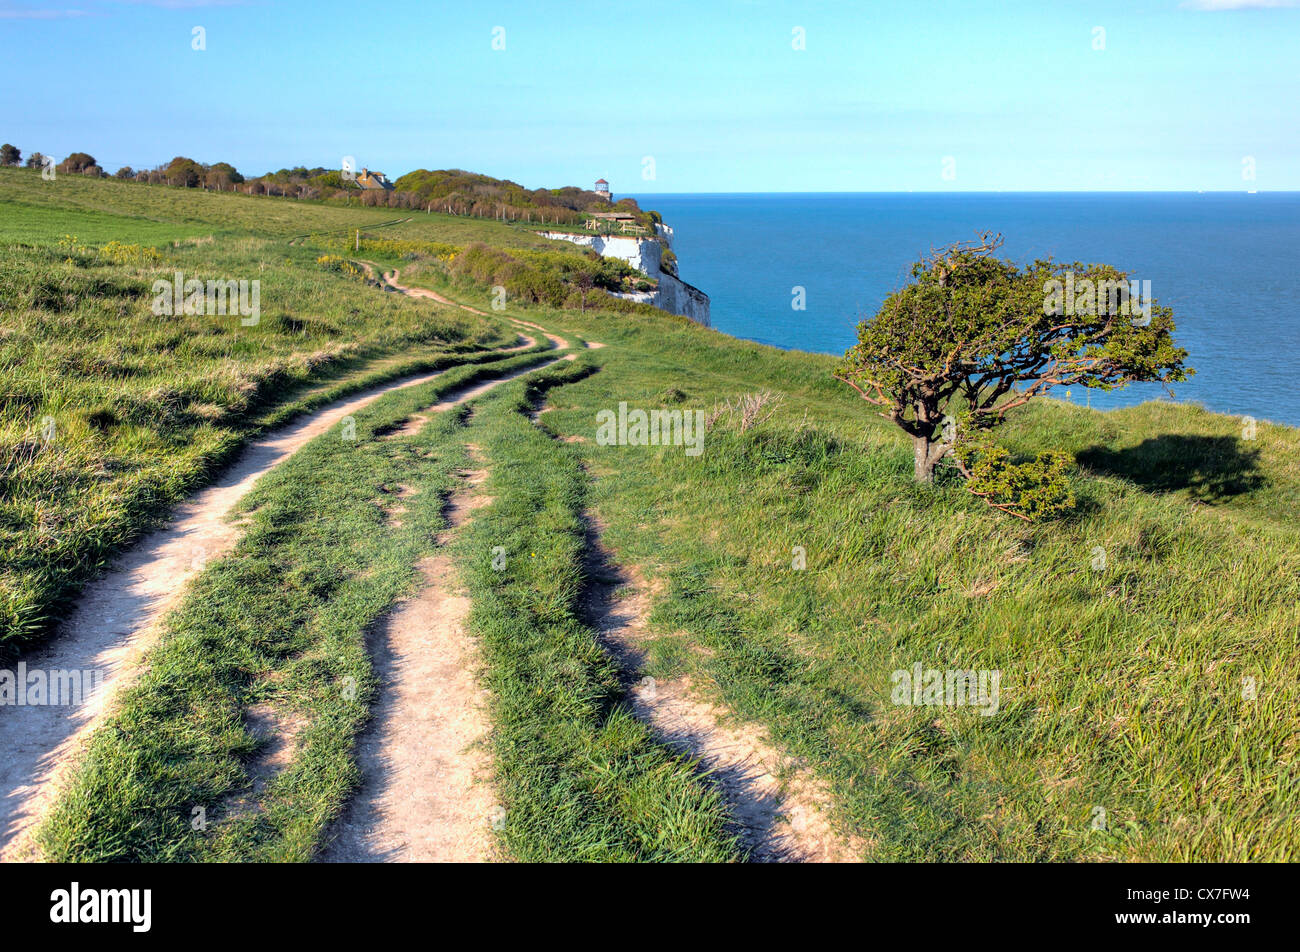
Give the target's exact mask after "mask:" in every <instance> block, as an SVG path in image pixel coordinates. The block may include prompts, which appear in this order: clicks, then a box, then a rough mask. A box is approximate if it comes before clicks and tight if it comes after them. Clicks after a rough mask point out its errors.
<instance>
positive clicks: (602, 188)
mask: <svg viewBox="0 0 1300 952" xmlns="http://www.w3.org/2000/svg"><path fill="white" fill-rule="evenodd" d="M595 192H596V194H597V195H599V196H600V197H601V198H603V199H604V200H605V201H607V202H612V201H613V200H614V196H612V195H610V194H609V183H608V182H606V181H605V180H604V179H603V178H598V179H596V188H595Z"/></svg>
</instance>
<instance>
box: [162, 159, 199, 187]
mask: <svg viewBox="0 0 1300 952" xmlns="http://www.w3.org/2000/svg"><path fill="white" fill-rule="evenodd" d="M162 173H163V177H164V178H166V180H167V184H169V185H180V186H182V187H184V188H197V187H198V186H199V185H200V184H201V183H202V181H203V166H201V165H199V163H197V162H195V161H194V160H193V159H188V158H186V157H185V156H183V155H178V156H176V158H174V159H172V160H171V161H170V162H168V163H167V167H166V168H165V169H163V170H162Z"/></svg>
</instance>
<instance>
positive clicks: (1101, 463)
mask: <svg viewBox="0 0 1300 952" xmlns="http://www.w3.org/2000/svg"><path fill="white" fill-rule="evenodd" d="M1076 459H1077V460H1078V462H1079V463H1080V464H1081V465H1083V466H1086V467H1088V468H1089V469H1091V470H1093V471H1095V472H1098V473H1103V474H1107V475H1111V476H1119V477H1121V478H1123V479H1127V480H1129V481H1130V482H1133V483H1136V484H1137V485H1139V486H1141V487H1142V488H1143V489H1146V490H1149V491H1151V492H1179V491H1186V492H1187V494H1188V495H1189V496H1190V497H1191V498H1192V499H1195V500H1197V501H1198V502H1203V503H1208V504H1215V503H1223V502H1227V501H1228V500H1229V499H1231V498H1233V497H1234V496H1240V495H1242V494H1243V493H1249V492H1252V491H1254V490H1256V489H1261V488H1263V487H1264V486H1266V485H1268V479H1267V478H1266V477H1265V476H1264V474H1263V473H1261V472H1260V470H1259V450H1258V449H1257V448H1255V447H1250V446H1245V445H1243V444H1242V441H1241V440H1240V439H1238V438H1237V437H1235V436H1192V435H1186V434H1176V433H1175V434H1166V435H1164V436H1157V437H1154V438H1151V439H1146V440H1143V441H1142V442H1141V443H1139V444H1138V445H1137V446H1131V447H1128V448H1126V449H1122V450H1115V449H1111V448H1110V447H1107V446H1091V447H1089V448H1088V449H1086V450H1083V451H1081V452H1080V453H1078V454H1077V455H1076Z"/></svg>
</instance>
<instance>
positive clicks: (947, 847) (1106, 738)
mask: <svg viewBox="0 0 1300 952" xmlns="http://www.w3.org/2000/svg"><path fill="white" fill-rule="evenodd" d="M554 318H555V320H556V321H557V322H563V321H564V319H565V318H567V322H568V323H569V324H570V325H573V324H575V323H577V330H578V332H579V334H580V335H581V334H589V335H590V336H593V337H594V336H597V335H599V339H601V340H604V341H609V342H611V347H610V348H608V349H607V350H603V351H600V352H598V353H599V354H601V355H602V356H601V360H602V362H603V364H604V368H603V370H602V373H601V374H600V375H599V377H593V378H591V379H589V380H587V381H584V382H582V383H580V384H577V385H575V386H573V387H567V388H564V389H563V390H562V391H559V392H557V393H555V394H554V395H553V396H552V400H553V402H555V403H556V404H557V407H558V409H557V410H556V411H555V412H553V413H549V414H547V417H546V419H547V424H548V426H552V427H555V428H556V429H557V430H558V431H560V432H561V433H565V434H572V435H577V436H585V437H586V438H587V442H585V443H579V444H575V445H577V446H580V447H582V449H583V450H584V451H585V453H586V454H587V459H588V462H589V465H590V467H591V469H592V471H593V473H594V474H596V476H597V478H596V480H595V490H594V491H595V496H596V499H597V505H598V508H599V510H600V512H601V514H602V516H603V517H604V518H605V520H606V521H607V522H608V524H609V525H610V530H609V531H610V538H611V540H612V541H613V543H614V546H615V548H616V550H617V551H618V552H619V553H620V555H621V556H622V557H623V558H624V559H626V560H628V561H631V562H634V563H638V564H640V565H642V566H643V567H645V568H647V569H648V570H649V571H651V572H652V573H653V574H654V575H656V576H658V577H659V578H660V579H661V580H662V582H663V583H664V589H665V596H664V597H663V598H662V599H661V601H660V603H659V605H658V606H657V608H656V612H655V614H654V617H653V619H652V621H653V627H654V629H655V630H656V631H657V632H658V634H659V636H660V637H659V639H658V642H657V644H656V647H655V650H654V651H653V652H652V658H653V660H654V663H653V664H652V667H651V672H650V673H651V674H654V675H656V676H659V677H670V676H672V675H674V674H680V673H684V672H686V673H690V674H692V675H693V680H694V681H695V683H697V684H704V685H708V686H710V691H711V693H712V694H713V696H714V698H715V699H716V700H720V701H722V702H724V703H725V704H727V705H729V706H730V707H731V708H732V709H734V710H735V711H736V712H738V714H739V715H740V716H742V717H744V718H746V719H749V720H752V721H755V722H757V723H760V724H764V725H766V726H767V727H768V729H769V730H770V731H771V733H772V736H773V737H774V738H775V739H776V740H777V741H778V742H779V744H780V745H781V746H782V747H784V748H785V749H786V750H788V751H790V752H791V753H793V754H795V755H797V756H799V757H801V758H804V759H805V760H806V762H808V763H809V764H811V765H813V766H814V768H815V769H816V770H817V772H818V773H819V774H820V775H821V776H822V777H823V778H824V779H825V780H826V781H827V782H828V784H829V785H830V787H831V789H832V791H833V793H834V796H835V799H836V802H837V806H838V810H837V820H838V822H839V823H840V824H841V827H842V829H844V830H845V831H847V832H852V833H854V834H857V835H859V836H861V837H862V838H863V839H864V840H865V841H866V842H867V843H868V844H870V845H869V855H870V856H872V857H874V858H882V859H907V860H934V859H955V860H986V859H1022V860H1067V859H1070V860H1072V859H1139V860H1192V859H1196V860H1231V861H1243V860H1260V859H1271V860H1280V859H1285V858H1287V857H1289V856H1291V855H1293V854H1294V851H1295V848H1296V845H1297V839H1298V836H1300V802H1297V787H1296V784H1295V782H1294V776H1295V767H1294V760H1295V756H1296V746H1297V732H1296V721H1295V714H1294V712H1295V710H1296V709H1297V701H1300V697H1298V696H1297V695H1298V694H1300V692H1298V691H1297V687H1296V682H1295V678H1294V677H1292V676H1289V675H1288V672H1290V671H1294V670H1295V667H1296V665H1297V663H1300V650H1298V649H1297V640H1296V633H1297V631H1298V630H1300V609H1298V608H1297V604H1298V603H1297V596H1300V573H1298V572H1297V569H1298V568H1300V536H1298V535H1297V531H1296V527H1295V521H1294V512H1295V508H1294V500H1295V499H1296V491H1297V479H1296V468H1295V467H1296V464H1295V460H1296V450H1297V442H1298V441H1297V434H1296V433H1295V431H1294V430H1291V429H1288V428H1284V427H1273V426H1266V425H1263V424H1261V425H1260V427H1259V429H1258V433H1257V436H1256V439H1255V440H1253V441H1241V440H1239V439H1238V436H1239V434H1240V431H1241V423H1240V421H1238V420H1234V419H1232V418H1224V417H1218V416H1215V415H1213V414H1208V413H1206V412H1205V411H1203V410H1200V409H1199V408H1196V407H1186V406H1172V405H1166V404H1147V405H1144V406H1142V407H1138V408H1134V409H1131V410H1125V411H1120V412H1117V413H1113V414H1101V413H1096V412H1093V411H1086V410H1082V409H1078V408H1070V407H1067V406H1063V405H1060V404H1056V403H1052V402H1048V403H1044V404H1040V405H1039V406H1037V407H1033V408H1030V409H1029V410H1027V411H1026V412H1025V413H1023V414H1020V415H1019V416H1018V417H1017V418H1016V419H1015V421H1014V422H1013V423H1012V424H1011V426H1010V428H1009V431H1008V437H1009V438H1010V439H1011V440H1012V441H1013V443H1014V444H1016V445H1018V446H1019V447H1020V448H1022V449H1025V450H1029V451H1032V450H1038V449H1046V448H1053V447H1055V448H1065V449H1067V450H1070V451H1072V452H1074V453H1075V455H1076V457H1077V458H1078V459H1079V460H1080V466H1079V469H1078V471H1077V473H1076V475H1075V477H1074V482H1075V491H1076V493H1077V494H1078V495H1079V497H1080V500H1081V505H1080V509H1079V511H1078V512H1076V513H1075V514H1074V515H1073V516H1072V517H1071V518H1069V519H1065V520H1062V521H1057V522H1052V523H1046V524H1042V525H1038V526H1032V527H1031V526H1025V525H1023V524H1021V523H1020V522H1019V521H1017V520H1013V519H1009V518H1007V517H1004V516H1001V515H1000V514H998V513H996V512H994V511H992V510H990V509H988V508H987V507H985V506H984V505H983V504H982V503H980V502H979V501H978V500H976V499H974V498H973V497H971V496H970V495H969V494H968V493H966V492H965V491H964V489H962V487H961V486H960V484H959V483H958V482H957V481H955V480H948V481H946V482H944V483H942V484H941V485H940V486H939V487H938V488H937V489H932V490H931V489H921V488H917V487H915V486H913V485H912V484H911V481H910V478H909V474H910V469H911V462H910V449H909V447H908V446H907V444H906V442H905V439H904V438H903V437H902V435H901V434H900V433H896V432H895V431H894V430H893V429H892V428H891V427H889V426H887V425H885V424H884V423H883V422H882V421H879V420H874V419H872V418H871V417H870V415H869V414H868V413H867V412H866V408H865V407H864V405H862V404H861V403H860V401H858V400H857V399H856V398H855V397H853V396H852V394H851V393H845V392H841V391H840V390H838V389H836V388H835V386H834V385H833V384H832V383H831V382H829V379H828V371H829V367H830V364H831V361H830V359H828V358H822V357H817V356H813V355H803V354H777V353H775V352H773V351H770V350H768V349H766V348H762V347H759V346H757V345H749V344H740V343H736V342H732V341H728V340H726V339H725V338H722V337H721V335H716V334H713V333H711V332H709V331H705V330H701V329H696V328H679V329H674V330H669V329H666V328H665V329H661V330H660V331H659V332H658V333H656V334H654V335H647V334H642V333H633V334H629V333H627V332H626V331H625V330H624V329H623V328H616V327H611V326H599V323H598V321H597V320H591V321H589V322H586V323H581V322H575V320H574V316H573V315H570V314H567V313H566V314H565V315H563V317H561V316H560V315H555V316H554ZM629 337H632V338H633V340H631V341H629V339H628V338H629ZM669 388H677V389H678V390H680V391H681V393H682V394H684V397H685V402H684V403H683V404H681V405H682V406H685V407H692V406H698V407H705V408H707V407H710V406H712V405H713V404H714V403H715V402H716V401H718V400H720V399H725V398H727V397H731V396H735V395H736V394H739V393H743V392H752V391H755V390H758V389H761V388H768V389H772V390H774V391H777V392H779V393H781V394H782V395H783V397H784V400H785V402H784V404H783V407H782V409H781V411H780V412H779V413H778V414H777V416H776V417H775V418H774V419H773V420H772V421H770V422H769V423H768V424H765V425H763V426H761V427H759V428H757V429H753V430H750V431H749V432H748V433H744V434H741V433H740V432H738V427H736V425H735V424H734V422H732V421H730V420H728V419H727V418H724V419H723V421H722V422H721V423H720V424H719V426H718V428H716V429H715V430H714V431H713V432H711V433H710V435H709V439H708V441H707V442H706V446H705V450H704V453H703V455H702V456H701V457H699V458H697V459H692V458H690V457H686V456H685V455H684V453H683V452H682V451H681V450H680V449H677V450H671V451H670V450H661V449H656V448H645V447H596V446H595V445H594V435H595V413H596V412H597V411H598V410H600V409H614V408H616V407H617V404H618V402H619V401H621V400H626V401H628V402H629V404H630V405H632V406H642V407H660V406H664V405H665V404H666V400H665V391H666V390H668V389H669ZM795 546H802V547H804V548H805V549H806V552H807V565H808V568H807V569H806V570H804V571H797V570H794V569H792V567H791V565H792V550H793V547H795ZM1096 546H1101V547H1103V548H1104V550H1105V553H1106V556H1107V564H1106V567H1105V569H1104V570H1102V571H1093V569H1092V560H1093V557H1094V547H1096ZM918 661H919V662H922V663H923V665H924V667H926V668H932V667H933V668H939V669H947V668H974V669H997V670H1000V671H1001V672H1002V697H1001V710H1000V711H999V713H998V714H997V715H996V716H994V717H983V716H981V715H980V714H978V713H976V712H974V711H973V710H971V709H969V708H944V707H916V708H913V707H906V706H895V705H894V704H892V703H891V700H890V692H891V688H892V682H891V680H890V674H891V672H893V671H894V670H899V669H908V668H910V667H911V666H912V664H913V663H915V662H918ZM1244 678H1253V679H1254V680H1255V684H1256V685H1257V690H1258V697H1257V698H1255V699H1254V700H1248V699H1246V698H1245V697H1243V679H1244ZM1097 807H1101V808H1103V809H1104V810H1105V811H1106V816H1107V829H1106V830H1105V831H1101V830H1093V829H1091V821H1092V819H1093V817H1094V815H1095V809H1096V808H1097Z"/></svg>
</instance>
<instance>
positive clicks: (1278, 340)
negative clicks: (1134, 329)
mask: <svg viewBox="0 0 1300 952" xmlns="http://www.w3.org/2000/svg"><path fill="white" fill-rule="evenodd" d="M637 198H638V201H639V202H640V203H641V207H643V208H654V209H657V210H658V211H660V212H662V213H663V216H664V220H665V221H666V222H667V223H668V224H669V225H671V226H672V227H673V229H674V232H675V240H674V248H675V250H676V252H677V257H678V264H679V270H680V273H681V276H682V279H683V280H684V281H688V282H690V283H691V284H694V285H695V286H697V287H699V288H701V289H702V290H704V291H705V292H706V293H707V294H708V295H709V297H710V298H711V311H712V317H713V326H714V327H716V328H717V329H718V330H721V331H723V332H725V333H727V334H732V335H734V336H736V337H743V338H748V339H750V340H756V341H761V342H762V343H765V344H772V345H774V346H777V347H783V348H793V349H799V350H808V351H816V352H821V353H832V354H840V353H843V352H844V351H845V350H846V349H847V348H848V347H850V346H852V345H853V343H854V342H855V340H856V331H855V328H856V325H857V322H858V320H859V319H861V317H863V316H869V315H872V314H874V313H875V312H876V310H877V309H878V308H879V306H880V303H881V302H882V301H883V300H884V298H885V296H886V295H887V294H889V293H890V292H891V291H893V290H896V289H897V288H899V287H901V286H902V285H904V284H906V283H907V281H908V278H909V271H910V268H911V264H912V262H913V261H914V260H916V259H917V258H918V257H919V256H920V255H922V254H924V253H925V252H927V251H928V250H929V249H930V248H932V247H936V248H937V247H940V246H942V245H945V244H948V243H949V242H952V241H959V240H968V239H972V238H974V237H975V235H976V232H978V231H981V230H987V231H995V232H1001V233H1002V234H1003V235H1004V236H1005V238H1006V244H1005V246H1004V247H1003V249H1002V252H1001V254H1002V255H1003V256H1004V257H1007V258H1012V259H1014V260H1017V261H1029V260H1032V259H1034V258H1038V257H1043V258H1046V257H1049V256H1050V257H1052V258H1055V259H1056V260H1058V261H1065V262H1070V261H1083V262H1105V263H1107V264H1112V265H1114V266H1116V267H1117V268H1120V269H1122V270H1125V271H1127V272H1129V275H1130V277H1131V278H1134V279H1137V280H1149V281H1150V282H1151V292H1152V295H1153V296H1154V297H1155V299H1156V300H1157V301H1158V302H1159V303H1161V304H1167V305H1169V306H1171V307H1172V308H1173V310H1174V319H1175V323H1176V325H1177V327H1178V331H1177V333H1176V335H1175V337H1176V339H1177V340H1178V342H1179V343H1180V345H1181V346H1183V347H1185V348H1186V349H1187V350H1188V352H1189V357H1188V360H1187V363H1188V364H1189V365H1190V366H1192V367H1194V368H1195V369H1196V376H1194V377H1192V378H1191V379H1190V380H1188V381H1186V382H1185V383H1182V384H1178V385H1176V386H1175V387H1174V388H1173V389H1174V399H1177V400H1180V401H1183V400H1187V401H1197V402H1200V403H1203V404H1205V405H1206V406H1207V407H1209V408H1210V409H1211V410H1215V411H1218V412H1221V413H1231V414H1240V415H1249V416H1253V417H1256V418H1257V419H1261V420H1273V421H1276V422H1279V423H1287V424H1290V425H1292V426H1300V381H1298V379H1297V369H1298V368H1300V193H1295V192H1289V193H1279V192H1273V193H1258V194H1255V195H1250V194H1247V193H1245V192H1241V193H1223V192H1220V193H1207V194H1192V193H1172V194H1171V193H1019V194H1012V193H979V194H976V193H966V194H935V193H890V194H878V193H853V194H824V193H823V194H720V195H704V194H696V195H645V196H638V197H637ZM795 287H802V288H804V289H805V293H806V304H807V309H806V310H803V311H797V310H794V309H793V308H792V307H791V304H792V301H793V289H794V288H795ZM1053 395H1054V396H1059V397H1062V398H1063V396H1064V394H1063V392H1062V391H1061V390H1059V389H1058V390H1056V391H1054V393H1053ZM1167 396H1168V395H1167V394H1166V393H1165V391H1164V388H1162V387H1160V386H1159V385H1155V384H1133V385H1130V386H1129V387H1128V388H1127V389H1125V390H1122V391H1117V392H1113V393H1109V394H1107V393H1101V392H1093V393H1091V394H1090V395H1089V394H1088V392H1087V391H1085V390H1083V389H1082V388H1074V390H1073V393H1072V395H1071V398H1072V400H1074V401H1075V402H1077V403H1082V402H1083V401H1084V400H1085V398H1088V399H1091V405H1092V406H1094V407H1099V408H1103V409H1105V408H1110V407H1116V406H1126V405H1130V404H1134V403H1140V402H1141V401H1143V400H1149V399H1153V398H1156V397H1167Z"/></svg>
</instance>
